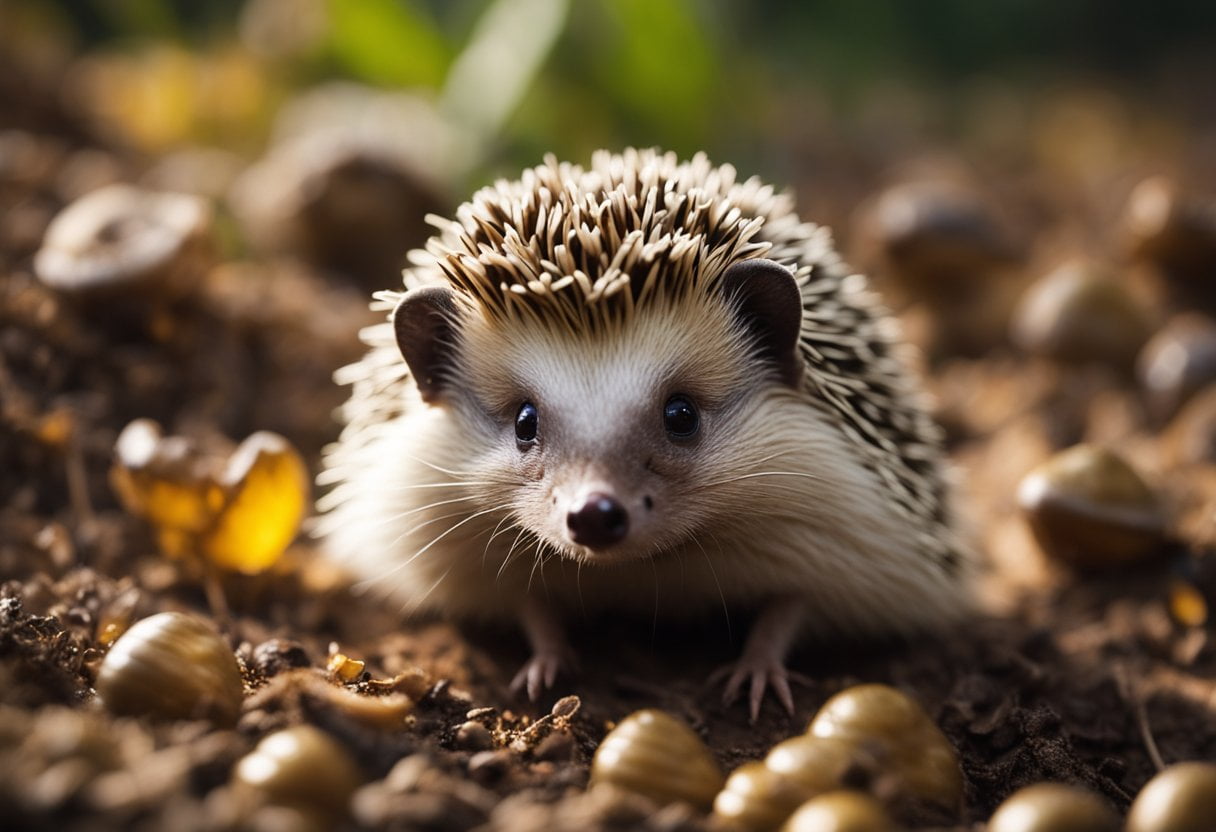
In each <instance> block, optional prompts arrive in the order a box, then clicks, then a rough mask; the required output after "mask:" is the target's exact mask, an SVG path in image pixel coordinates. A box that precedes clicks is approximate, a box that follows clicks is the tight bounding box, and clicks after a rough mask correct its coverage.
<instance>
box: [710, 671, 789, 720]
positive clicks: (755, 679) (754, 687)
mask: <svg viewBox="0 0 1216 832" xmlns="http://www.w3.org/2000/svg"><path fill="white" fill-rule="evenodd" d="M724 670H725V671H726V672H729V673H730V678H729V679H728V680H727V681H726V687H725V688H724V689H723V691H722V704H723V705H725V706H726V707H730V706H731V705H733V704H734V703H735V701H736V700H737V699H738V698H739V693H740V692H741V690H742V688H743V685H744V683H745V682H748V681H749V680H750V684H749V685H748V697H747V700H748V712H749V714H750V717H751V721H752V722H753V723H755V721H756V720H757V719H758V718H759V717H760V703H761V702H763V701H764V692H765V691H766V690H768V688H769V686H770V685H771V686H772V688H773V692H774V693H775V694H776V695H777V699H778V700H779V701H780V702H781V704H782V705H783V706H785V710H786V711H787V712H788V713H789V715H790V716H793V715H794V695H793V693H791V691H790V679H791V678H795V679H796V678H797V674H791V673H790V671H788V670H787V669H786V668H785V665H784V664H782V663H781V662H779V661H776V662H774V661H765V660H764V657H751V658H749V657H747V656H744V657H743V658H740V659H739V661H738V663H737V664H735V665H734V666H732V667H727V668H725V669H724ZM721 675H724V674H715V676H718V677H719V678H720V677H721Z"/></svg>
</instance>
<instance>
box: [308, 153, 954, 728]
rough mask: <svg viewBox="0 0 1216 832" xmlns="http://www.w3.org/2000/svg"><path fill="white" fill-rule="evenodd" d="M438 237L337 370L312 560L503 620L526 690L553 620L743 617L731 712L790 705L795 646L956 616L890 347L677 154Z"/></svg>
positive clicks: (929, 440) (641, 159) (856, 286)
mask: <svg viewBox="0 0 1216 832" xmlns="http://www.w3.org/2000/svg"><path fill="white" fill-rule="evenodd" d="M440 231H441V233H440V234H439V235H438V236H436V237H435V238H433V239H432V241H431V243H430V244H429V246H428V248H427V251H426V252H425V253H423V252H417V253H415V255H414V257H413V258H412V261H413V263H414V266H413V268H412V269H411V270H410V271H409V272H407V275H406V284H407V289H408V291H407V292H406V293H405V295H404V296H403V299H401V296H397V295H391V296H386V298H385V300H388V301H391V302H397V301H398V300H399V299H400V305H399V306H398V308H397V311H396V313H395V316H394V323H393V324H387V325H384V326H382V327H377V328H374V329H373V330H372V331H371V332H370V333H369V341H370V342H371V343H372V350H371V351H370V352H369V354H368V356H367V357H366V358H365V359H364V360H363V361H362V362H361V363H360V364H358V365H355V367H353V368H349V369H348V371H347V376H348V380H349V381H351V382H353V384H354V393H353V395H352V398H351V401H350V402H349V403H348V405H347V409H346V412H345V416H346V419H347V421H348V424H347V427H346V429H345V431H344V433H343V435H342V439H341V440H340V441H339V443H338V444H337V445H335V446H334V447H333V448H332V449H331V451H330V453H329V455H328V458H327V462H328V471H327V474H326V477H327V479H328V480H329V481H330V482H332V483H333V484H335V488H334V490H333V491H332V493H331V494H330V495H329V497H328V498H327V503H326V505H325V506H324V508H325V509H326V511H327V513H326V515H325V517H324V525H323V532H324V534H325V535H326V537H327V539H328V547H329V550H330V551H331V552H333V553H334V554H335V555H336V556H340V557H342V558H344V559H345V560H347V561H348V562H349V563H350V564H351V565H352V566H353V567H354V568H355V569H356V571H358V572H360V573H362V574H363V575H365V576H366V577H367V578H368V579H369V580H371V581H373V582H374V584H375V585H376V586H379V587H380V588H382V589H385V590H388V591H390V592H391V593H392V594H393V595H395V596H396V597H397V598H399V599H400V600H401V601H402V602H403V603H404V604H405V606H406V607H407V608H409V609H418V608H424V607H425V608H433V609H436V610H439V611H442V612H445V613H450V614H454V615H458V616H473V617H495V616H497V617H503V616H514V617H518V618H520V619H521V620H522V622H523V624H524V626H525V629H527V631H528V634H529V636H530V638H531V640H532V643H533V647H534V649H535V650H536V653H537V656H536V658H535V659H534V660H533V662H532V663H531V664H530V669H531V674H530V676H528V678H527V681H528V684H529V687H530V689H532V690H533V691H535V689H536V687H537V686H538V685H539V683H540V681H542V680H544V681H546V682H551V680H552V675H553V673H554V671H555V669H556V667H557V664H558V661H559V657H560V655H561V653H562V651H563V649H564V641H563V640H562V639H561V637H560V629H559V627H558V626H557V622H558V621H559V620H560V618H561V617H562V616H563V615H567V614H580V615H581V614H594V613H596V612H600V611H605V610H623V611H630V610H632V611H639V612H644V613H647V614H649V613H651V612H655V611H659V610H661V611H663V612H676V613H679V612H685V611H687V612H691V611H695V610H703V609H708V608H712V607H721V606H722V605H723V604H726V605H731V606H734V605H739V606H748V607H753V608H759V609H761V610H763V611H762V612H761V616H760V618H759V619H758V621H757V623H756V626H755V627H754V629H753V633H752V636H751V638H750V639H749V641H748V644H747V646H746V648H745V651H744V656H743V659H742V661H741V662H740V671H739V673H738V674H736V677H735V678H734V679H733V681H732V687H737V686H738V684H739V683H740V682H741V681H742V680H743V679H744V678H745V677H747V676H751V678H752V679H753V707H755V706H757V705H758V692H759V691H762V690H763V686H764V683H765V682H766V681H771V682H774V683H776V685H777V688H778V693H779V694H781V695H782V698H783V699H785V700H787V701H788V693H787V692H786V691H785V685H784V677H783V673H784V671H783V670H782V668H781V663H782V660H783V657H784V653H785V651H786V649H787V648H788V646H789V643H790V641H791V639H792V638H793V637H794V636H795V635H796V634H797V633H799V632H801V631H802V630H804V629H809V630H811V631H813V632H817V633H825V634H826V633H832V632H845V633H861V634H865V633H878V632H895V633H903V632H908V631H914V630H918V629H927V628H931V627H934V626H939V625H941V624H943V623H944V622H946V621H949V620H951V619H952V618H954V617H956V616H957V614H958V613H959V612H960V611H961V609H963V607H964V606H965V600H966V593H965V592H964V591H963V588H962V580H963V575H962V572H963V569H962V566H963V564H962V563H961V558H960V555H959V552H958V550H957V548H956V545H955V542H954V537H953V535H952V533H951V529H950V527H949V522H950V521H949V512H948V510H947V506H946V502H945V501H946V495H945V488H944V486H943V474H942V471H941V461H940V455H941V452H940V449H939V441H938V436H937V431H936V428H935V427H934V426H933V425H932V424H931V422H930V421H929V419H928V417H927V416H926V415H925V413H924V411H923V409H922V406H921V402H920V400H919V396H918V394H917V393H916V388H915V386H914V385H913V384H912V383H911V382H910V380H909V377H908V375H907V370H906V368H905V366H904V365H903V363H902V362H901V361H900V360H899V358H898V357H897V356H896V355H895V354H894V352H895V351H896V350H897V347H896V345H895V343H894V341H893V338H894V336H893V334H892V329H893V327H892V326H891V320H890V319H889V318H887V317H886V316H885V315H884V313H883V312H882V310H881V309H880V308H878V307H877V306H876V304H875V302H874V301H873V300H872V299H871V297H870V296H869V295H868V294H866V293H865V291H864V287H863V285H862V281H861V278H860V277H850V276H848V275H847V272H846V271H845V270H844V267H843V265H842V264H841V263H840V261H839V259H838V257H837V256H836V254H835V252H834V251H833V250H832V247H831V242H830V238H829V237H828V235H827V233H826V232H825V231H824V230H822V229H818V228H815V227H813V226H810V225H806V224H803V223H801V222H800V221H799V220H798V219H797V218H796V217H795V216H794V215H793V213H792V212H791V205H790V201H789V200H788V198H786V197H784V196H780V195H776V194H774V193H773V191H772V190H771V189H770V188H768V187H765V186H762V185H760V184H758V183H757V182H756V181H755V180H751V181H748V182H744V183H736V182H735V180H734V171H733V170H732V169H730V168H713V167H711V166H710V165H709V163H708V162H707V161H706V160H705V159H704V158H703V157H698V158H696V159H694V160H693V161H692V162H690V163H686V164H677V163H676V160H675V159H674V157H672V156H670V155H667V156H662V155H658V154H654V153H651V152H645V151H643V152H628V153H626V154H625V155H623V156H612V155H608V154H599V155H597V156H596V157H595V159H594V161H593V164H592V166H591V168H590V169H588V170H583V169H581V168H577V167H572V166H567V165H557V164H556V163H554V162H552V161H550V162H548V163H547V164H546V165H544V166H542V167H539V168H537V169H535V170H532V171H528V172H526V173H525V174H524V177H523V179H522V181H520V182H515V183H499V184H498V185H497V186H495V187H494V188H489V189H486V190H483V191H481V192H479V193H478V194H477V195H476V196H475V197H474V199H473V201H472V202H471V203H469V204H466V205H465V206H463V207H462V208H461V210H460V211H459V212H458V215H457V220H456V221H455V222H452V223H443V224H442V225H441V226H440ZM762 257H763V258H766V259H760V258H762ZM773 261H775V263H774V262H773ZM777 264H780V266H779V265H777ZM782 267H784V268H782ZM791 272H792V276H791ZM394 335H395V336H396V337H395V338H394ZM402 354H404V357H405V359H406V361H405V362H402V360H401V358H402ZM407 365H408V369H407ZM411 377H412V381H411ZM525 669H526V670H528V669H529V668H525Z"/></svg>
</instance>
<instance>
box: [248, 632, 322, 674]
mask: <svg viewBox="0 0 1216 832" xmlns="http://www.w3.org/2000/svg"><path fill="white" fill-rule="evenodd" d="M253 664H254V667H256V668H257V669H258V670H259V671H260V672H261V673H262V675H263V676H266V677H270V676H277V675H278V674H280V673H282V672H283V671H285V670H292V669H293V668H297V667H308V666H310V665H311V664H312V661H311V660H310V659H309V658H308V653H307V652H306V651H305V650H304V646H303V645H302V644H300V643H299V642H295V641H288V640H287V639H281V638H272V639H270V640H269V641H264V642H262V643H261V644H259V645H258V646H257V648H256V649H255V650H254V651H253Z"/></svg>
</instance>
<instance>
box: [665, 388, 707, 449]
mask: <svg viewBox="0 0 1216 832" xmlns="http://www.w3.org/2000/svg"><path fill="white" fill-rule="evenodd" d="M700 426H701V417H700V415H698V414H697V408H696V407H695V406H694V405H693V403H692V402H691V401H689V400H688V399H687V398H686V397H684V396H672V397H671V398H670V399H668V400H667V404H666V405H664V406H663V427H665V428H667V433H668V434H670V435H671V436H672V437H674V438H676V439H687V438H688V437H690V436H692V435H693V434H694V433H696V432H697V428H699V427H700Z"/></svg>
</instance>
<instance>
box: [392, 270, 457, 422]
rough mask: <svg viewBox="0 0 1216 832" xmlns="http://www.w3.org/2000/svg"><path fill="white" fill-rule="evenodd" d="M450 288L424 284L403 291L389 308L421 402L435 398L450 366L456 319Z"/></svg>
mask: <svg viewBox="0 0 1216 832" xmlns="http://www.w3.org/2000/svg"><path fill="white" fill-rule="evenodd" d="M457 314H458V312H457V308H456V302H455V300H453V298H452V290H451V289H448V288H446V287H444V286H427V287H424V288H421V289H413V290H411V291H409V292H406V294H405V297H403V298H402V299H401V302H400V303H398V304H397V308H396V309H395V310H393V329H394V330H395V331H396V334H397V347H398V349H400V350H401V356H402V357H403V358H404V359H405V363H406V364H408V365H409V368H410V375H412V376H413V377H414V383H415V384H417V385H418V392H419V393H421V394H422V400H423V401H425V402H434V401H435V400H436V399H438V397H439V394H440V392H441V390H442V387H443V382H444V378H445V377H446V375H447V373H446V372H445V370H447V369H448V368H449V367H450V365H451V359H452V350H453V349H454V344H455V338H454V336H455V325H456V319H457Z"/></svg>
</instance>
